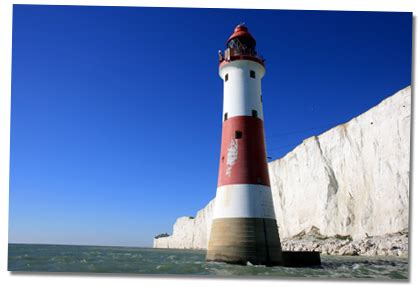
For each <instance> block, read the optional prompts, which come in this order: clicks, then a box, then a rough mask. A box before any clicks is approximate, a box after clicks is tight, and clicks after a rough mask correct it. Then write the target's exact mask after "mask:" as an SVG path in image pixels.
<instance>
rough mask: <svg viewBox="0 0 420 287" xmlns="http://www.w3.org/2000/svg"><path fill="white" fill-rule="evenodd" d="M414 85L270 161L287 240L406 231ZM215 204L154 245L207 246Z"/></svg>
mask: <svg viewBox="0 0 420 287" xmlns="http://www.w3.org/2000/svg"><path fill="white" fill-rule="evenodd" d="M410 118H411V87H407V88H405V89H403V90H401V91H399V92H397V93H396V94H394V95H393V96H391V97H389V98H387V99H385V100H384V101H382V102H381V103H380V104H378V105H377V106H375V107H373V108H372V109H370V110H369V111H367V112H365V113H363V114H361V115H359V116H357V117H355V118H354V119H352V120H351V121H349V122H347V123H345V124H342V125H339V126H337V127H335V128H332V129H330V130H328V131H327V132H325V133H323V134H321V135H319V136H314V137H310V138H308V139H306V140H304V141H303V143H302V144H300V145H299V146H297V147H296V148H295V149H294V150H292V151H291V152H289V153H288V154H287V155H286V156H284V157H283V158H280V159H278V160H275V161H273V162H271V163H269V172H270V181H271V188H272V196H273V202H274V208H275V213H276V219H277V224H278V227H279V234H280V238H281V239H285V238H292V237H293V236H295V235H297V234H302V232H303V233H305V232H309V231H310V230H313V229H314V228H315V229H317V230H319V233H320V234H321V235H323V236H327V237H333V236H336V235H340V236H351V237H352V238H353V239H357V240H360V239H363V238H366V237H368V236H381V235H385V234H389V233H396V232H400V231H402V230H407V228H408V219H409V210H408V207H409V168H410ZM212 208H213V201H211V202H210V203H209V204H208V205H207V206H206V207H205V208H204V209H202V210H200V211H199V212H198V213H197V216H196V217H195V218H193V219H191V218H189V217H181V218H178V219H177V221H176V223H175V225H174V230H173V235H171V236H169V237H163V238H159V239H155V240H154V243H153V246H154V247H156V248H192V249H205V248H206V247H207V241H208V236H209V232H210V227H211V219H212Z"/></svg>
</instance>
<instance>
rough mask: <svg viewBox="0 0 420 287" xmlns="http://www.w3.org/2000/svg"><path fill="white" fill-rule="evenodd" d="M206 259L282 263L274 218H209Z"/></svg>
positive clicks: (234, 262)
mask: <svg viewBox="0 0 420 287" xmlns="http://www.w3.org/2000/svg"><path fill="white" fill-rule="evenodd" d="M206 260H207V261H219V262H226V263H232V264H242V265H246V264H247V263H248V262H250V263H252V264H254V265H267V266H275V265H282V264H283V262H282V252H281V245H280V238H279V234H278V229H277V223H276V220H275V219H268V218H217V219H214V220H213V223H212V227H211V233H210V240H209V246H208V249H207V256H206Z"/></svg>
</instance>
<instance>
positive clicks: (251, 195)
mask: <svg viewBox="0 0 420 287" xmlns="http://www.w3.org/2000/svg"><path fill="white" fill-rule="evenodd" d="M226 45H227V48H226V50H225V52H224V53H221V52H219V76H220V78H221V79H222V80H223V114H222V123H223V124H222V143H221V154H220V159H219V174H218V183H217V192H216V199H215V207H214V212H213V221H212V227H211V231H210V238H209V243H208V249H207V255H206V260H207V261H221V262H227V263H235V264H247V262H250V263H252V264H258V265H260V264H262V265H270V266H271V265H282V263H283V262H282V251H281V244H280V238H279V234H278V228H277V222H276V218H275V215H274V207H273V200H272V196H271V189H270V178H269V173H268V166H267V154H266V145H265V139H264V114H263V96H262V90H261V79H262V78H263V77H264V74H265V64H264V60H263V58H262V57H261V56H259V55H258V54H257V51H256V49H255V47H256V41H255V39H254V37H253V36H252V35H251V34H250V32H249V31H248V29H247V27H245V26H244V25H243V24H241V25H238V26H236V27H235V30H234V32H233V34H232V35H231V36H230V37H229V38H228V40H227V43H226Z"/></svg>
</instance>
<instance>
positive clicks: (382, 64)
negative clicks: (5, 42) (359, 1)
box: [9, 6, 412, 246]
mask: <svg viewBox="0 0 420 287" xmlns="http://www.w3.org/2000/svg"><path fill="white" fill-rule="evenodd" d="M240 22H245V24H246V25H247V26H248V27H249V29H250V31H251V33H252V34H253V35H254V36H255V38H256V39H257V49H258V51H259V52H260V54H262V55H263V56H264V57H265V58H266V60H267V62H266V68H267V73H266V76H265V77H264V79H263V82H262V85H263V97H264V113H265V130H266V135H267V139H266V140H267V148H268V155H269V156H271V157H272V158H273V159H276V158H278V157H281V156H283V155H285V154H286V153H287V152H288V151H290V150H292V149H293V148H294V147H295V146H296V145H298V144H299V143H301V142H302V140H303V139H305V138H307V137H309V136H312V135H316V134H319V133H322V132H323V131H325V130H327V129H329V128H331V127H334V126H335V125H337V124H340V123H343V122H345V121H348V120H350V119H351V118H352V117H354V116H356V115H358V114H360V113H362V112H364V111H366V110H368V109H369V108H371V107H373V106H374V105H376V104H377V103H379V102H380V101H381V100H382V99H384V98H386V97H387V96H389V95H391V94H393V93H394V92H396V91H398V90H399V89H402V88H404V87H406V86H407V85H409V84H410V82H411V34H412V28H411V25H412V15H411V13H369V12H319V11H281V10H277V11H274V10H271V11H270V10H235V9H233V10H224V9H174V8H166V9H162V8H128V7H127V8H122V7H77V6H61V7H60V6H15V7H14V14H13V56H12V60H13V64H12V119H11V123H12V126H11V162H10V227H9V241H10V242H35V243H38V242H40V243H68V244H105V245H131V246H150V245H151V243H152V239H153V236H154V235H156V234H157V233H161V232H172V224H173V223H174V221H175V219H176V218H177V217H179V216H183V215H195V213H196V211H197V210H199V209H200V208H202V207H204V206H205V205H206V204H207V202H208V201H209V200H210V199H212V198H213V197H214V195H215V193H216V184H217V169H218V158H219V151H220V136H221V113H222V96H223V94H222V92H223V82H222V80H221V79H219V77H218V74H217V71H218V60H217V51H218V50H219V49H221V50H223V49H224V48H225V41H226V39H227V38H228V36H229V35H230V34H231V33H232V30H233V28H234V27H235V25H237V24H238V23H240Z"/></svg>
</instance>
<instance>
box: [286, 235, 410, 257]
mask: <svg viewBox="0 0 420 287" xmlns="http://www.w3.org/2000/svg"><path fill="white" fill-rule="evenodd" d="M282 249H283V250H285V251H319V252H321V254H325V255H347V256H356V255H362V256H402V257H408V232H407V230H403V231H401V232H397V233H393V234H386V235H381V236H367V237H366V238H363V239H358V240H353V239H352V238H351V237H350V236H334V237H324V236H322V235H320V234H319V233H316V231H315V232H311V233H310V234H300V235H296V236H294V237H291V238H286V239H283V240H282Z"/></svg>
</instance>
